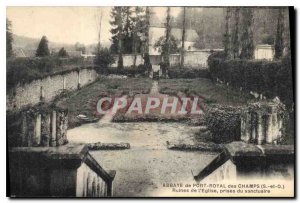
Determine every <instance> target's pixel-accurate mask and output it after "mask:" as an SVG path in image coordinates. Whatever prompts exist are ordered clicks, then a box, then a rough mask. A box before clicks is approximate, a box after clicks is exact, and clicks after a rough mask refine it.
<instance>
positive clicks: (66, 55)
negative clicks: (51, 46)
mask: <svg viewBox="0 0 300 203" xmlns="http://www.w3.org/2000/svg"><path fill="white" fill-rule="evenodd" d="M57 55H58V57H62V58H64V57H68V56H69V54H68V53H67V51H66V50H65V48H64V47H62V48H61V49H60V50H59V51H58V54H57Z"/></svg>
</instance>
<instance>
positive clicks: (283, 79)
mask: <svg viewBox="0 0 300 203" xmlns="http://www.w3.org/2000/svg"><path fill="white" fill-rule="evenodd" d="M208 65H209V71H210V74H211V77H212V78H213V79H214V80H217V79H219V80H221V81H222V82H224V83H229V85H230V86H232V87H236V88H238V89H240V88H242V89H243V90H245V91H254V92H257V93H259V94H263V95H264V96H266V97H267V98H274V97H276V96H278V97H279V98H280V100H281V101H283V102H284V103H285V104H287V105H289V106H290V105H291V104H292V103H293V77H292V66H291V59H290V58H289V57H286V58H284V59H283V60H281V61H267V60H260V61H254V60H239V59H235V60H226V59H224V57H223V55H222V54H221V53H214V54H212V55H211V56H209V58H208Z"/></svg>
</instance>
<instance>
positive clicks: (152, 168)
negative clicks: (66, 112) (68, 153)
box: [68, 122, 216, 197]
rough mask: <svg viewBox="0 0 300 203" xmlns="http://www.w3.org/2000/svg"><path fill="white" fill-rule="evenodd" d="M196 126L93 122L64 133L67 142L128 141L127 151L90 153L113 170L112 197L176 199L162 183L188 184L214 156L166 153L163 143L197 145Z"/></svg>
mask: <svg viewBox="0 0 300 203" xmlns="http://www.w3.org/2000/svg"><path fill="white" fill-rule="evenodd" d="M199 128H200V127H194V126H188V125H185V124H181V123H158V122H152V123H151V122H140V123H100V122H99V123H93V124H86V125H82V126H80V127H77V128H74V129H71V130H69V131H68V139H69V141H70V142H80V143H94V142H110V143H112V142H115V143H119V142H128V143H130V145H131V149H129V150H120V151H117V150H105V151H93V152H91V154H92V155H93V156H94V158H95V159H96V160H97V161H99V163H100V165H101V166H102V167H103V168H104V169H107V170H109V169H113V170H116V171H117V174H116V177H115V181H114V196H117V197H145V196H146V197H149V196H150V197H151V196H152V197H154V196H177V195H180V193H178V194H177V193H172V192H171V189H170V188H163V187H162V186H163V184H164V183H183V184H185V183H192V182H194V180H193V175H192V172H191V171H193V173H194V174H197V173H198V172H199V171H201V169H203V168H204V167H205V166H206V165H207V164H208V163H209V162H210V161H211V160H212V159H213V158H214V157H215V156H216V154H214V153H203V152H195V151H194V152H187V151H174V150H168V149H167V147H166V142H167V141H170V142H175V143H189V144H197V142H199V140H200V138H197V136H195V132H197V131H199Z"/></svg>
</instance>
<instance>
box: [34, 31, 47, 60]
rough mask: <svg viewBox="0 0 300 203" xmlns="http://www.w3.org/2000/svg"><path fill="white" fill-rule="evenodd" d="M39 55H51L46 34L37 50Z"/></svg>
mask: <svg viewBox="0 0 300 203" xmlns="http://www.w3.org/2000/svg"><path fill="white" fill-rule="evenodd" d="M35 55H36V56H37V57H44V56H49V55H50V51H49V48H48V40H47V37H46V36H43V37H42V39H41V41H40V43H39V46H38V48H37V50H36V54H35Z"/></svg>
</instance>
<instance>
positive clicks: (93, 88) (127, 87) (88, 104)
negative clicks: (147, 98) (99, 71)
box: [57, 77, 152, 128]
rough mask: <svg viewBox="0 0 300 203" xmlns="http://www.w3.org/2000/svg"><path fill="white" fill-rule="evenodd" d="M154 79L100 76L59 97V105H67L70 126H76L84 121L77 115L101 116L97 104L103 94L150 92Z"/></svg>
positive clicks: (93, 117)
mask: <svg viewBox="0 0 300 203" xmlns="http://www.w3.org/2000/svg"><path fill="white" fill-rule="evenodd" d="M151 85H152V80H151V79H148V78H104V77H103V78H100V79H99V80H97V81H96V82H94V83H92V84H90V85H88V86H86V87H83V88H82V89H80V90H78V91H76V92H71V93H68V94H67V95H66V96H64V97H62V98H60V99H58V101H57V105H58V106H61V105H63V106H66V107H67V108H68V112H69V116H68V117H69V128H74V127H76V126H78V125H80V124H82V123H83V122H82V121H80V120H79V119H78V118H76V116H77V115H79V114H83V115H86V116H87V117H88V118H89V119H90V120H95V119H99V118H101V115H97V114H96V104H97V101H98V99H100V98H101V97H103V96H112V97H114V96H117V97H118V96H121V95H125V94H126V95H132V96H133V95H135V94H142V93H148V92H149V91H150V88H151Z"/></svg>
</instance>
